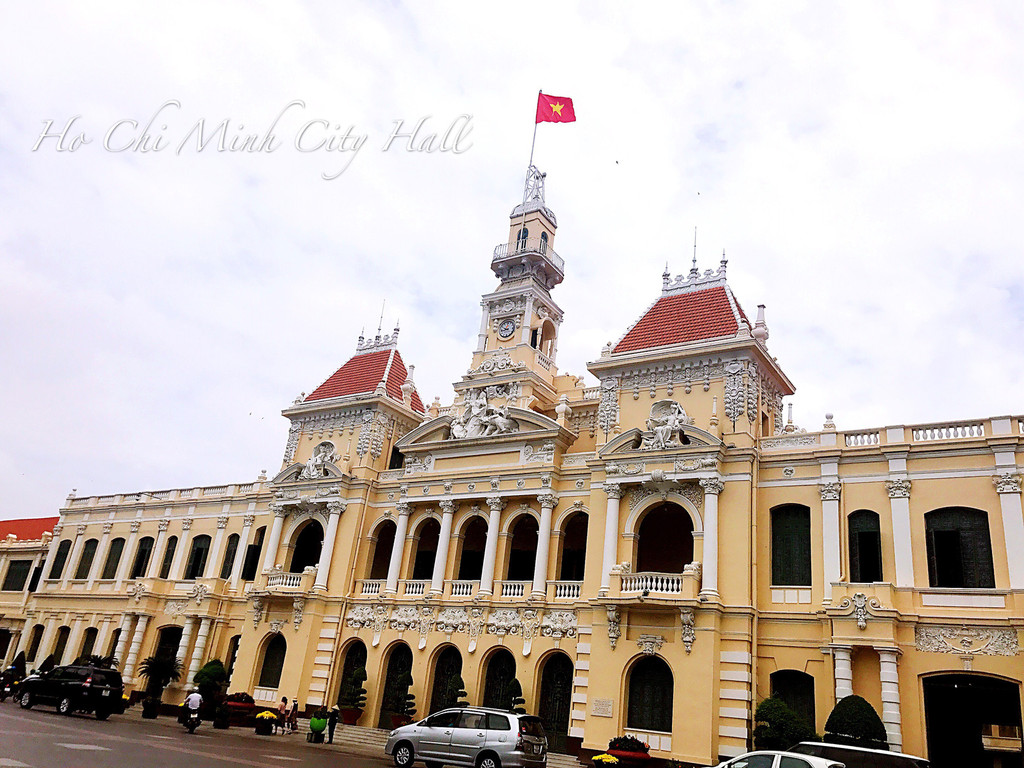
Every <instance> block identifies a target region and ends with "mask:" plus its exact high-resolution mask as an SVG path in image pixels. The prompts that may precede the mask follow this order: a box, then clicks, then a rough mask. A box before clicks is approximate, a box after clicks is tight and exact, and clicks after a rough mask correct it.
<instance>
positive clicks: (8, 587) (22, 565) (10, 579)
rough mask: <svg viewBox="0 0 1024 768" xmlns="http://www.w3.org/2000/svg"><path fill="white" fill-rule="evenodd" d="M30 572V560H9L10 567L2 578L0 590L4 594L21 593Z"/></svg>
mask: <svg viewBox="0 0 1024 768" xmlns="http://www.w3.org/2000/svg"><path fill="white" fill-rule="evenodd" d="M31 570H32V561H31V560H11V563H10V565H8V566H7V575H6V576H4V584H3V587H0V589H2V590H3V591H4V592H21V590H23V589H24V588H25V583H26V582H27V581H28V574H29V571H31Z"/></svg>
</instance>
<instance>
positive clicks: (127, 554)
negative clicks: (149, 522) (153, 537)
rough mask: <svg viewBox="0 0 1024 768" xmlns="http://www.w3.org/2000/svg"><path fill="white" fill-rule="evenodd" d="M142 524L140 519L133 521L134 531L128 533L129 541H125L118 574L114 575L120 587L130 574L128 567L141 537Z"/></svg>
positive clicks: (118, 565)
mask: <svg viewBox="0 0 1024 768" xmlns="http://www.w3.org/2000/svg"><path fill="white" fill-rule="evenodd" d="M141 526H142V523H140V522H139V521H138V520H133V521H132V532H131V533H130V534H128V541H126V542H125V544H124V549H123V550H121V562H120V563H118V564H117V575H116V576H115V577H114V578H115V579H117V586H118V587H120V586H121V584H123V583H124V580H125V578H126V577H127V576H128V569H129V568H130V567H131V564H132V559H133V558H134V554H135V542H136V541H137V540H138V538H139V528H140V527H141Z"/></svg>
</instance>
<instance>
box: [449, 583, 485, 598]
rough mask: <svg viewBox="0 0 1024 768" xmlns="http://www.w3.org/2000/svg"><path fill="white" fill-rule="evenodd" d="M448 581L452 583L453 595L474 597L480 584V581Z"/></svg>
mask: <svg viewBox="0 0 1024 768" xmlns="http://www.w3.org/2000/svg"><path fill="white" fill-rule="evenodd" d="M448 583H449V584H451V585H452V597H472V596H473V593H474V592H476V589H477V587H479V586H480V582H479V581H451V582H448Z"/></svg>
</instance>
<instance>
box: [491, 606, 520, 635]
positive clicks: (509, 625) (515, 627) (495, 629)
mask: <svg viewBox="0 0 1024 768" xmlns="http://www.w3.org/2000/svg"><path fill="white" fill-rule="evenodd" d="M522 628H523V622H522V619H521V618H520V616H519V612H518V611H514V610H512V609H510V608H499V609H498V610H496V611H491V615H490V616H488V617H487V633H488V634H490V635H497V636H498V637H504V636H505V635H518V634H519V632H520V630H522Z"/></svg>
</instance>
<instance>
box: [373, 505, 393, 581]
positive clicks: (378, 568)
mask: <svg viewBox="0 0 1024 768" xmlns="http://www.w3.org/2000/svg"><path fill="white" fill-rule="evenodd" d="M394 543H395V524H394V523H393V522H392V521H390V520H387V521H385V522H384V523H383V524H381V526H380V528H378V529H377V541H376V542H375V543H374V545H373V557H372V558H371V559H370V576H369V578H371V579H386V578H387V577H388V565H390V563H391V548H392V547H393V546H394Z"/></svg>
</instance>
